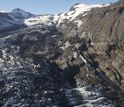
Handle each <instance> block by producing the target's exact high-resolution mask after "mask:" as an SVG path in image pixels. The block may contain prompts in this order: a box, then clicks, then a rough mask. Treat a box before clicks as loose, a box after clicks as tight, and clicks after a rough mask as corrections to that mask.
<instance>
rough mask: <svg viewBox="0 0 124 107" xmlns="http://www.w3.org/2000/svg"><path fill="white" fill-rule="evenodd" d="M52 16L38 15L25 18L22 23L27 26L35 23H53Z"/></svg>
mask: <svg viewBox="0 0 124 107" xmlns="http://www.w3.org/2000/svg"><path fill="white" fill-rule="evenodd" d="M53 18H54V15H38V16H35V17H31V18H29V19H26V20H25V21H24V23H25V24H26V25H28V26H32V25H37V24H44V25H51V24H53Z"/></svg>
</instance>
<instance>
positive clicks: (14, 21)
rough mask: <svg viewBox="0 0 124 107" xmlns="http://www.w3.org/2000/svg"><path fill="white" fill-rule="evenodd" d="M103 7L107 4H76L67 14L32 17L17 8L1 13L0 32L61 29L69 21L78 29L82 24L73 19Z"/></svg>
mask: <svg viewBox="0 0 124 107" xmlns="http://www.w3.org/2000/svg"><path fill="white" fill-rule="evenodd" d="M105 6H108V4H107V5H104V4H101V5H100V4H91V5H86V4H76V5H74V6H72V7H71V9H70V10H69V11H68V12H65V13H62V14H57V15H33V14H31V13H28V12H25V11H24V10H22V9H19V8H16V9H13V10H12V11H11V12H5V11H1V14H2V15H0V19H1V20H0V30H2V29H6V28H9V27H13V26H15V25H25V26H32V25H38V24H43V25H48V26H49V25H52V24H55V25H56V27H62V26H61V24H63V23H69V22H71V21H74V23H76V24H77V26H78V27H80V26H81V25H82V24H83V22H81V21H80V20H76V21H75V20H74V19H75V18H76V17H77V16H79V15H80V14H82V15H83V16H85V15H86V14H87V12H88V11H90V10H91V9H92V8H96V7H97V8H101V7H105ZM3 15H4V18H3Z"/></svg>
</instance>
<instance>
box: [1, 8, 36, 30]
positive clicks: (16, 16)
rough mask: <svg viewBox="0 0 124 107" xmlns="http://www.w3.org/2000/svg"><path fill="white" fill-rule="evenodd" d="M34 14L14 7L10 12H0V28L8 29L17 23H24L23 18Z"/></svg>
mask: <svg viewBox="0 0 124 107" xmlns="http://www.w3.org/2000/svg"><path fill="white" fill-rule="evenodd" d="M34 16H35V15H33V14H31V13H28V12H25V11H24V10H22V9H19V8H16V9H13V10H12V11H10V12H4V11H1V12H0V30H4V29H9V28H11V27H15V28H16V26H17V25H24V20H25V19H28V18H30V17H34Z"/></svg>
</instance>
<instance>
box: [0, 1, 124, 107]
mask: <svg viewBox="0 0 124 107" xmlns="http://www.w3.org/2000/svg"><path fill="white" fill-rule="evenodd" d="M123 7H124V4H123V2H122V1H121V2H117V3H115V4H112V5H89V6H88V5H84V4H76V5H74V6H73V7H72V8H71V9H70V11H69V12H66V13H62V14H59V15H55V16H53V15H45V16H33V17H31V18H29V19H26V20H25V19H23V23H25V25H26V27H25V28H23V29H22V28H21V29H19V30H15V31H13V32H4V34H1V35H0V106H1V107H23V106H24V107H54V106H57V107H82V106H86V107H92V106H93V107H103V106H106V107H115V106H117V107H123V105H124V99H123V98H124V96H123V92H124V72H123V71H124V67H123V66H124V45H123V44H124V38H123V26H124V25H123V24H124V23H123V20H124V19H123V18H124V8H123ZM21 13H22V11H21ZM4 14H5V13H4ZM24 16H25V15H24ZM1 18H2V16H1ZM26 18H27V17H26ZM18 26H20V25H18ZM1 31H2V30H1Z"/></svg>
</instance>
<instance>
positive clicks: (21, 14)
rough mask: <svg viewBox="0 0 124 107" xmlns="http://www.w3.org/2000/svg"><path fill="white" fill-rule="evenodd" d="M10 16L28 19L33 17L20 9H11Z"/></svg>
mask: <svg viewBox="0 0 124 107" xmlns="http://www.w3.org/2000/svg"><path fill="white" fill-rule="evenodd" d="M12 14H14V15H15V16H16V17H24V18H30V17H32V16H34V15H33V14H31V13H29V12H26V11H24V10H22V9H20V8H15V9H13V10H12Z"/></svg>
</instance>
